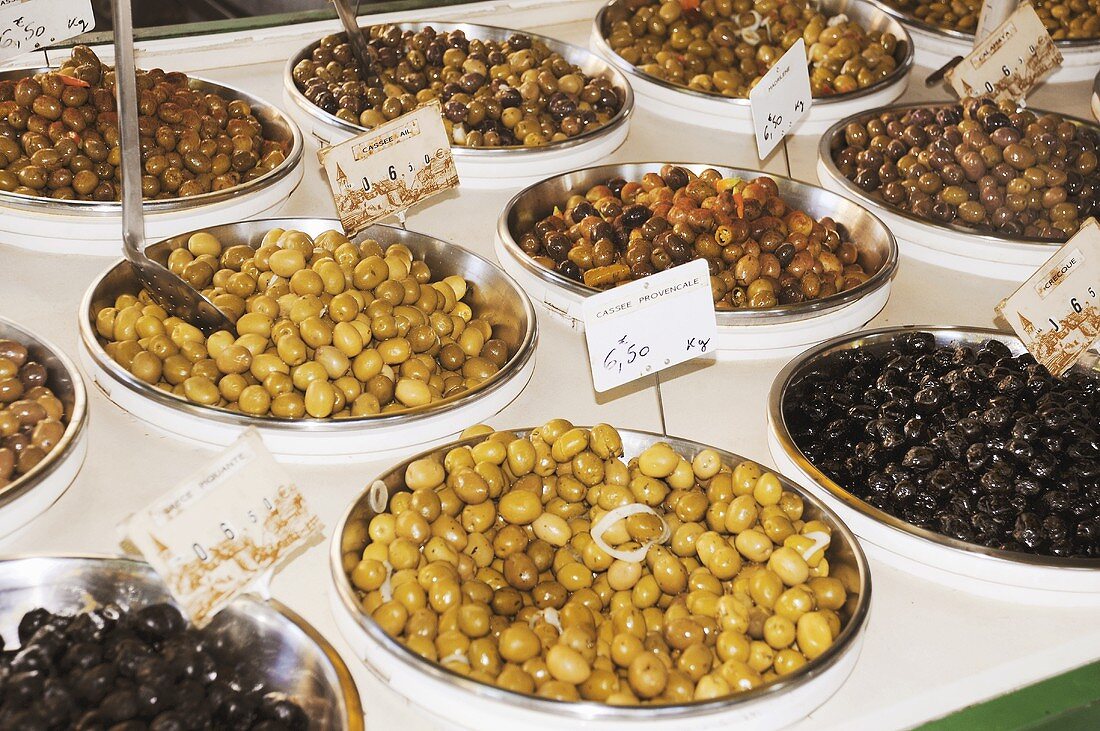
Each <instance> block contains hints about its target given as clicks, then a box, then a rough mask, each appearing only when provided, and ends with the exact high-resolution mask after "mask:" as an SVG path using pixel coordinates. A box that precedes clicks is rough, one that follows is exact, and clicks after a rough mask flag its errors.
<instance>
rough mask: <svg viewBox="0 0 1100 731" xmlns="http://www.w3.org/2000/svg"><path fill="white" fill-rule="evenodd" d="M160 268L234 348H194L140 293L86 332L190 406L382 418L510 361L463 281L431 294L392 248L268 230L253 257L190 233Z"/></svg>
mask: <svg viewBox="0 0 1100 731" xmlns="http://www.w3.org/2000/svg"><path fill="white" fill-rule="evenodd" d="M168 267H169V268H170V269H171V270H172V271H174V272H176V273H177V274H179V275H180V276H182V277H183V278H184V279H185V280H186V281H187V282H189V283H190V284H191V285H192V286H194V287H195V288H196V289H199V290H201V291H202V292H203V293H204V294H206V295H207V296H209V297H210V298H211V300H212V301H213V302H214V304H215V305H217V307H218V308H219V309H221V310H222V311H223V312H225V313H226V314H227V316H229V317H230V319H232V320H234V321H235V322H236V329H237V335H236V336H234V335H233V334H231V333H229V332H227V331H225V330H220V331H218V332H215V333H213V334H211V335H210V336H209V337H205V336H204V335H203V334H202V333H201V332H200V331H199V330H197V329H196V328H195V327H193V326H191V325H189V324H187V323H186V322H183V321H182V320H180V319H179V318H177V317H169V316H168V314H167V313H166V312H165V311H164V309H163V308H161V307H160V306H158V305H156V304H153V302H152V299H151V298H150V296H149V293H148V292H146V291H145V290H142V291H141V292H140V293H139V294H138V296H136V297H135V296H133V295H130V294H123V295H120V296H119V297H118V298H117V300H116V301H115V303H114V306H112V307H104V308H103V309H101V310H100V311H99V312H97V313H96V317H95V325H96V330H97V332H98V333H99V335H100V336H101V337H102V338H103V339H104V340H105V341H106V346H105V349H106V351H107V353H108V354H109V355H110V356H111V357H112V358H114V360H115V361H117V362H118V363H119V364H120V365H122V366H123V367H124V368H126V370H128V371H130V372H131V373H132V374H133V375H134V376H136V377H137V378H139V379H141V380H142V381H145V382H147V383H150V384H153V385H156V386H157V387H159V388H161V389H163V390H165V391H168V392H170V393H173V394H175V395H177V396H180V397H182V398H185V399H187V400H188V401H192V402H195V403H198V404H203V405H206V406H220V407H223V408H227V409H230V410H233V411H240V412H243V413H245V414H248V415H250V416H265V415H271V416H276V417H280V418H287V419H301V418H305V417H313V418H318V419H321V418H326V417H330V416H331V417H333V418H337V419H340V418H346V417H351V416H368V415H371V414H378V413H390V412H394V411H401V410H404V409H408V408H413V407H417V406H425V405H427V404H430V403H432V402H434V401H439V400H440V399H443V398H447V397H450V396H453V395H455V394H459V393H462V392H463V391H465V390H467V389H469V388H473V387H474V386H476V385H478V384H479V383H481V382H482V381H484V380H485V379H487V378H489V377H490V376H492V375H493V374H494V373H496V372H497V371H498V370H499V369H500V368H501V367H502V366H503V365H504V364H505V363H506V362H507V361H508V358H509V355H510V354H509V352H508V351H509V349H508V346H507V344H505V343H504V341H502V340H500V339H497V338H494V337H493V327H492V325H490V324H489V323H488V322H487V321H486V320H484V319H482V318H480V317H476V316H475V313H474V312H473V311H472V310H471V309H470V306H469V305H468V304H467V303H466V302H464V301H463V300H464V299H465V297H466V295H467V292H468V285H467V283H466V281H465V280H464V279H462V277H458V276H449V277H445V278H444V279H442V280H441V281H434V282H433V281H432V273H431V271H430V270H429V269H428V266H427V264H425V263H424V262H423V261H421V260H416V259H414V258H413V256H412V253H411V252H410V251H409V249H408V248H407V247H405V246H403V245H400V244H395V245H393V246H390V247H389V248H387V249H385V250H383V249H382V247H381V246H379V244H378V242H376V241H374V240H372V239H368V240H366V241H364V242H363V243H362V244H358V245H356V244H353V243H351V242H350V241H348V239H347V238H346V237H345V236H344V235H343V234H342V233H339V232H336V231H327V232H325V233H322V234H320V235H318V236H317V237H316V238H310V237H309V236H308V235H306V234H304V233H302V232H301V231H285V230H283V229H273V230H272V231H269V232H268V233H267V235H266V236H265V237H264V239H263V242H262V243H261V245H260V247H259V248H258V249H253V248H252V247H251V246H247V245H241V244H239V245H236V246H223V245H222V243H221V242H220V241H218V240H217V239H216V238H215V237H214V236H212V235H210V234H208V233H197V234H194V235H192V236H191V237H190V239H189V240H188V242H187V245H186V246H184V247H181V248H179V249H176V250H175V251H173V252H172V253H171V254H170V255H169V258H168Z"/></svg>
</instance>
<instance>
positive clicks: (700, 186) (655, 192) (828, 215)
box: [496, 162, 897, 357]
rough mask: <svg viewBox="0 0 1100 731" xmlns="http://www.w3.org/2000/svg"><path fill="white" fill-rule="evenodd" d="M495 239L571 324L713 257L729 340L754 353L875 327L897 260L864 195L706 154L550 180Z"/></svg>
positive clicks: (521, 277)
mask: <svg viewBox="0 0 1100 731" xmlns="http://www.w3.org/2000/svg"><path fill="white" fill-rule="evenodd" d="M496 246H497V258H498V260H499V261H500V262H501V264H502V265H503V266H504V268H505V270H506V271H508V272H509V273H510V274H511V275H512V276H513V277H515V278H516V280H517V281H519V283H520V284H521V285H522V286H523V287H524V288H525V289H527V291H528V293H530V294H531V296H532V298H533V299H534V300H535V301H536V302H539V303H540V304H542V305H544V306H545V307H546V308H547V309H548V310H550V311H551V312H553V313H557V314H559V315H561V316H562V317H563V318H564V319H565V320H566V321H567V322H568V323H569V324H570V325H572V326H573V327H583V319H582V314H581V311H582V302H583V301H584V299H585V298H587V297H589V296H591V295H593V294H595V293H597V292H600V291H604V290H607V289H610V288H612V287H616V286H618V285H620V284H625V283H627V282H631V281H635V280H638V279H641V278H644V277H646V276H649V275H650V274H653V273H656V272H660V271H663V270H666V269H669V268H670V267H674V266H677V265H680V264H684V263H686V262H688V261H692V260H694V259H706V260H707V262H708V264H709V266H710V273H711V289H712V295H713V297H714V303H715V310H716V312H717V319H718V333H719V344H718V347H719V350H720V352H725V353H727V354H736V355H738V356H742V357H753V356H756V357H769V356H772V355H777V354H781V353H782V352H783V351H787V350H789V349H793V348H804V347H806V346H807V345H809V344H810V343H817V342H821V340H823V339H825V338H828V337H831V336H832V335H837V334H840V333H842V332H848V331H850V330H852V329H854V328H857V327H861V326H863V325H864V324H866V323H867V322H868V321H869V320H870V319H871V318H872V317H874V316H875V314H877V313H878V312H879V310H881V309H882V307H883V306H884V305H885V303H886V300H887V298H888V297H889V293H890V285H891V281H892V279H893V277H894V274H895V272H896V270H897V244H896V242H895V241H894V238H893V236H892V235H891V233H890V231H889V230H888V229H887V228H886V226H885V225H883V223H882V222H881V221H879V219H878V218H876V217H875V216H874V215H872V214H870V213H868V212H867V211H866V210H865V209H863V208H862V207H860V206H859V205H857V204H855V203H853V202H851V201H849V200H847V199H845V198H842V197H841V196H839V195H836V194H834V193H830V192H828V191H826V190H823V189H821V188H818V187H816V186H812V185H809V184H806V183H801V182H798V181H795V180H791V179H790V178H784V177H780V176H772V175H767V174H765V173H761V172H758V171H754V170H742V169H737V168H728V167H722V166H707V165H703V164H679V163H660V162H641V163H627V164H622V165H604V166H600V167H594V168H587V169H584V170H578V171H575V172H572V173H567V174H565V175H559V176H557V177H553V178H549V179H547V180H544V181H542V182H541V183H538V184H536V185H533V186H531V187H529V188H527V189H526V190H524V191H522V192H520V193H519V194H518V195H516V197H515V198H513V199H512V201H511V202H510V203H509V204H508V206H507V207H506V208H505V210H504V212H503V213H502V214H501V216H500V219H499V220H498V222H497V239H496ZM788 354H790V353H788Z"/></svg>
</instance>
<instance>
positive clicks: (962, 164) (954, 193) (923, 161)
mask: <svg viewBox="0 0 1100 731" xmlns="http://www.w3.org/2000/svg"><path fill="white" fill-rule="evenodd" d="M1098 146H1100V133H1098V132H1097V130H1096V128H1095V127H1086V126H1085V125H1079V124H1077V123H1075V122H1074V121H1073V120H1071V119H1068V118H1066V117H1063V116H1061V115H1058V114H1052V113H1044V112H1033V111H1028V110H1023V109H1019V110H1018V109H1016V108H1015V107H1013V106H1009V105H998V104H995V103H994V102H993V101H991V100H989V99H965V100H963V101H962V102H960V103H957V104H947V105H942V106H937V107H917V108H910V109H906V108H902V109H885V110H883V111H881V112H875V113H874V114H872V115H870V116H864V117H861V118H856V119H853V120H852V121H850V122H849V123H848V124H846V125H845V126H844V127H843V129H841V130H839V131H838V133H837V134H836V135H835V136H834V138H833V140H832V157H833V162H835V163H836V166H837V168H838V169H839V171H840V173H841V174H842V175H843V176H844V177H846V178H848V179H849V180H851V181H852V182H854V183H855V184H856V186H858V187H859V188H860V189H861V190H863V191H864V192H866V193H867V194H868V195H870V196H871V197H872V198H875V199H879V200H882V201H884V202H885V203H887V204H889V205H890V206H894V207H896V208H898V209H901V210H902V211H907V212H909V213H912V214H914V215H916V216H918V217H920V218H922V219H925V220H928V221H932V222H934V223H939V224H950V225H959V226H963V227H966V228H969V229H977V230H979V231H989V232H996V233H998V234H1001V235H1004V236H1009V237H1020V236H1025V237H1029V238H1042V239H1048V240H1052V241H1064V240H1066V239H1067V238H1069V237H1070V236H1072V235H1073V234H1074V233H1076V232H1077V229H1078V228H1079V227H1080V225H1081V223H1082V222H1084V221H1085V219H1087V218H1088V217H1089V216H1095V215H1098V214H1100V170H1098V166H1097V148H1098Z"/></svg>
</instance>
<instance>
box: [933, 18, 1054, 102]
mask: <svg viewBox="0 0 1100 731" xmlns="http://www.w3.org/2000/svg"><path fill="white" fill-rule="evenodd" d="M1061 63H1062V54H1061V53H1060V52H1059V51H1058V48H1057V47H1056V46H1055V45H1054V41H1053V40H1052V39H1051V37H1050V34H1049V33H1047V29H1046V28H1045V27H1044V26H1043V21H1041V20H1039V16H1038V15H1036V14H1035V9H1034V8H1033V7H1031V3H1027V2H1024V3H1020V6H1019V7H1018V8H1017V9H1016V10H1015V11H1014V12H1013V13H1012V15H1010V16H1008V20H1006V21H1004V22H1003V23H1001V24H1000V25H999V26H997V27H996V28H995V29H994V30H993V31H991V32H990V33H989V35H987V36H986V37H985V38H984V39H982V40H980V41H978V42H976V43H975V44H974V49H973V50H972V51H971V52H970V54H969V55H968V56H966V58H964V59H963V60H962V61H961V62H960V63H959V65H957V66H955V68H953V69H951V70H950V71H948V72H947V80H948V82H950V84H951V87H952V88H953V89H954V90H955V92H956V93H957V94H958V95H959V96H960V97H968V96H991V97H993V98H994V99H996V100H998V101H1002V100H1005V101H1011V102H1022V101H1023V100H1024V98H1025V97H1026V96H1027V94H1028V92H1029V91H1031V87H1033V86H1035V85H1036V84H1037V83H1039V80H1040V79H1041V78H1042V77H1043V76H1044V75H1046V73H1047V72H1048V71H1050V70H1051V69H1053V68H1056V67H1058V66H1060V65H1061Z"/></svg>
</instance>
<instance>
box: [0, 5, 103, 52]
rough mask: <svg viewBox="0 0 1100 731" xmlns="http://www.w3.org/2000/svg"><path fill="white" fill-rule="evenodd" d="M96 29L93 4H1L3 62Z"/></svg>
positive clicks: (0, 42) (1, 50) (0, 20)
mask: <svg viewBox="0 0 1100 731" xmlns="http://www.w3.org/2000/svg"><path fill="white" fill-rule="evenodd" d="M94 27H95V17H94V16H93V15H92V1H91V0H0V61H3V60H5V59H8V58H11V57H13V56H18V55H20V54H23V53H30V52H31V51H37V50H38V49H39V48H42V47H43V46H48V45H50V44H52V43H57V42H58V41H63V40H65V39H66V38H72V37H73V36H78V35H80V34H81V33H87V32H88V31H90V30H92V28H94Z"/></svg>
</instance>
